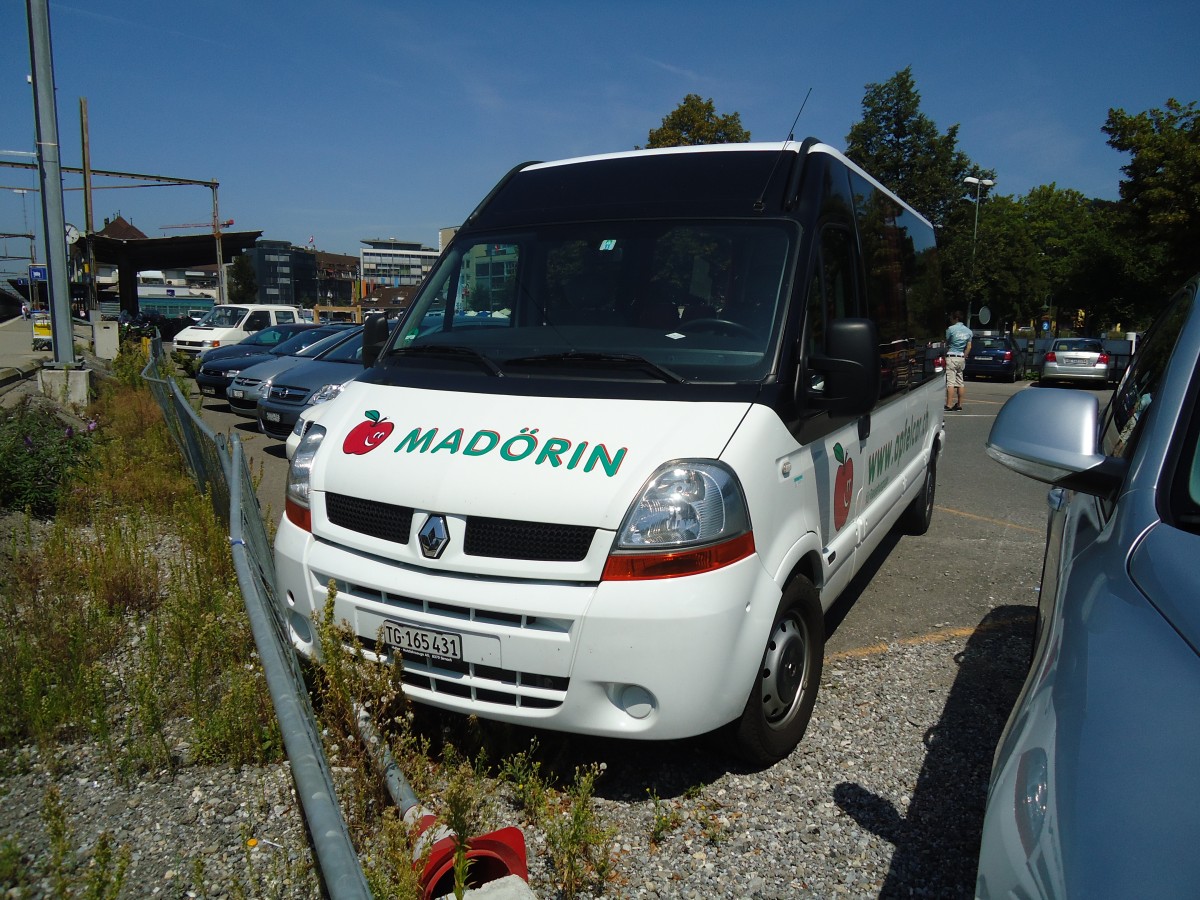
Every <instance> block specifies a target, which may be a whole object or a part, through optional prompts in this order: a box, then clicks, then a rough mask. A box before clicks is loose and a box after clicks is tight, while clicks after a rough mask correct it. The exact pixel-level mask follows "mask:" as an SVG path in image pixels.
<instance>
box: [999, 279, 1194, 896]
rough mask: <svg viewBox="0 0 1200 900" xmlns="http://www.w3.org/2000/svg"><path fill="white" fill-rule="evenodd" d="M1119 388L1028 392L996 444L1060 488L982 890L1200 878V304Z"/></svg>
mask: <svg viewBox="0 0 1200 900" xmlns="http://www.w3.org/2000/svg"><path fill="white" fill-rule="evenodd" d="M1197 284H1198V280H1193V281H1192V282H1190V283H1189V284H1188V285H1187V286H1186V287H1185V288H1184V289H1183V290H1182V291H1180V292H1179V293H1178V294H1176V296H1175V297H1174V298H1173V299H1172V301H1171V303H1170V304H1169V305H1168V307H1167V309H1166V310H1165V312H1164V313H1163V315H1162V316H1161V317H1160V318H1159V320H1158V322H1157V323H1156V324H1155V325H1154V327H1153V328H1152V329H1151V330H1150V332H1149V333H1148V334H1147V335H1146V338H1145V341H1144V342H1143V343H1142V344H1141V345H1140V346H1139V348H1138V355H1137V356H1136V357H1135V358H1134V360H1133V363H1132V365H1131V366H1130V368H1129V370H1128V371H1127V372H1126V374H1125V376H1124V378H1123V379H1122V381H1121V384H1120V386H1119V387H1118V388H1117V390H1116V392H1115V394H1114V395H1113V397H1112V399H1111V401H1110V402H1109V403H1108V406H1107V408H1106V409H1105V410H1103V411H1101V409H1100V406H1099V402H1098V401H1097V399H1096V397H1095V396H1094V395H1092V394H1089V393H1082V392H1077V391H1070V390H1058V389H1053V388H1051V389H1047V390H1025V391H1021V392H1020V393H1018V394H1016V395H1015V396H1013V397H1012V398H1011V399H1010V400H1009V401H1008V403H1007V404H1005V406H1004V408H1003V409H1002V410H1001V411H1000V414H999V415H998V416H997V418H996V422H995V424H994V425H993V427H992V432H991V435H990V437H989V438H988V445H987V447H988V453H989V454H990V455H991V456H992V457H993V458H995V459H996V460H998V461H999V462H1001V463H1003V464H1004V465H1006V466H1008V467H1010V468H1012V469H1014V470H1016V471H1018V472H1021V473H1023V474H1026V475H1029V476H1030V477H1032V478H1036V479H1038V480H1040V481H1044V482H1047V483H1049V484H1052V485H1054V488H1053V490H1051V491H1050V497H1049V501H1050V516H1049V523H1048V531H1047V541H1046V556H1045V561H1044V568H1043V573H1042V589H1041V602H1040V609H1039V615H1038V625H1037V630H1036V638H1035V642H1034V649H1033V658H1032V664H1031V666H1030V670H1029V674H1028V676H1027V678H1026V681H1025V684H1024V686H1023V687H1022V689H1021V693H1020V695H1019V697H1018V698H1017V702H1016V704H1015V706H1014V708H1013V711H1012V715H1011V717H1010V718H1009V721H1008V724H1007V725H1006V726H1005V731H1004V734H1003V735H1002V737H1001V739H1000V743H999V745H998V746H997V749H996V755H995V759H994V762H993V768H992V777H991V784H990V787H989V790H988V800H987V811H986V814H985V817H984V823H983V839H982V843H981V847H980V854H979V871H978V880H977V883H976V894H977V896H979V897H985V898H999V897H1079V898H1088V900H1093V898H1105V897H1113V898H1116V897H1121V898H1128V897H1154V898H1164V897H1195V896H1197V892H1198V891H1200V858H1198V856H1197V848H1200V652H1198V651H1200V448H1198V444H1200V399H1198V398H1200V368H1198V367H1197V360H1200V304H1197V302H1196V292H1197Z"/></svg>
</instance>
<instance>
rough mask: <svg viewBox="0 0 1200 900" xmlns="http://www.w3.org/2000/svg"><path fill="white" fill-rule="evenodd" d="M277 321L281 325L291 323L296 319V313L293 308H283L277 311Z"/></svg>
mask: <svg viewBox="0 0 1200 900" xmlns="http://www.w3.org/2000/svg"><path fill="white" fill-rule="evenodd" d="M275 321H276V322H278V323H279V324H281V325H284V324H291V323H293V322H295V321H296V314H295V313H294V312H292V311H291V310H287V309H281V310H280V311H279V312H277V313H275Z"/></svg>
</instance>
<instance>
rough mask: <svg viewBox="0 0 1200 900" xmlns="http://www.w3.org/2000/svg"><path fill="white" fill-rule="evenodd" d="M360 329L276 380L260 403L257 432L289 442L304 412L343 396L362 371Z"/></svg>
mask: <svg viewBox="0 0 1200 900" xmlns="http://www.w3.org/2000/svg"><path fill="white" fill-rule="evenodd" d="M362 351H363V333H362V329H361V327H360V328H359V329H358V330H357V331H356V332H355V333H354V336H353V337H352V338H349V339H348V340H345V341H343V342H342V343H340V344H338V345H337V346H335V347H332V348H331V349H329V350H327V351H325V352H324V353H323V354H321V355H320V356H319V357H317V358H316V359H312V360H309V361H308V362H305V363H303V364H302V365H298V366H293V367H292V368H290V369H288V370H287V371H286V372H283V373H281V374H280V375H279V377H277V378H276V379H275V381H274V383H273V384H272V385H271V388H270V392H269V393H268V394H267V396H265V397H259V400H258V430H259V431H261V432H262V433H263V434H267V435H270V436H271V437H273V438H278V439H279V440H281V441H282V440H286V439H287V436H288V435H289V434H291V431H292V426H294V425H295V424H296V419H298V418H299V417H300V413H301V411H302V410H305V409H307V408H308V407H310V406H312V405H314V404H316V403H323V402H325V401H326V400H332V399H333V398H334V397H336V396H337V395H338V394H339V393H341V390H342V386H343V385H345V384H346V383H347V382H349V381H353V380H354V379H355V378H356V377H358V376H359V375H361V374H362V373H363V372H364V371H365V369H363V356H362Z"/></svg>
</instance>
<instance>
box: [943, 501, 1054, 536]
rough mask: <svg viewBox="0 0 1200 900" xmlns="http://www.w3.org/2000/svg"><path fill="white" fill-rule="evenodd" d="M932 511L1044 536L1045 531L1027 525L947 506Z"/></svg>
mask: <svg viewBox="0 0 1200 900" xmlns="http://www.w3.org/2000/svg"><path fill="white" fill-rule="evenodd" d="M934 509H936V510H938V511H939V512H944V513H949V514H950V515H952V516H962V517H963V518H964V519H974V520H975V521H977V522H989V523H991V524H992V525H1002V526H1004V527H1005V528H1015V529H1017V530H1018V531H1027V532H1029V533H1030V534H1036V535H1044V534H1045V533H1046V532H1045V529H1042V528H1030V527H1029V526H1028V525H1018V524H1017V523H1016V522H1006V521H1005V520H1004V519H993V518H991V517H990V516H977V515H975V514H974V513H969V512H963V511H962V510H961V509H951V508H950V507H948V506H935V507H934Z"/></svg>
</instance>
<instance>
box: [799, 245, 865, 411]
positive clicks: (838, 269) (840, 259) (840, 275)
mask: <svg viewBox="0 0 1200 900" xmlns="http://www.w3.org/2000/svg"><path fill="white" fill-rule="evenodd" d="M817 252H818V255H819V259H818V260H817V266H816V269H815V271H814V272H813V281H812V285H811V286H810V288H809V291H808V310H807V311H806V316H805V317H806V319H807V323H808V325H807V327H808V337H807V339H806V349H807V351H808V352H807V355H808V356H809V357H811V356H813V355H814V354H820V353H824V352H825V327H826V323H827V322H831V321H833V320H834V319H839V318H844V317H845V316H847V315H849V314H851V311H852V310H853V309H854V300H853V297H854V252H853V237H852V235H851V234H850V231H849V230H848V229H846V228H842V227H839V226H836V225H826V226H825V227H824V228H822V229H821V241H820V244H819V246H818V250H817ZM822 378H823V376H822V375H821V373H820V372H812V373H811V374H810V376H809V387H810V388H811V389H812V390H815V391H821V390H824V384H823V382H822Z"/></svg>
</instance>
